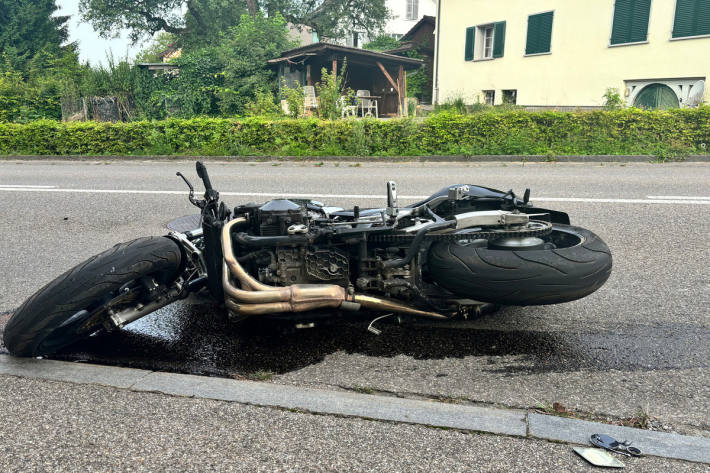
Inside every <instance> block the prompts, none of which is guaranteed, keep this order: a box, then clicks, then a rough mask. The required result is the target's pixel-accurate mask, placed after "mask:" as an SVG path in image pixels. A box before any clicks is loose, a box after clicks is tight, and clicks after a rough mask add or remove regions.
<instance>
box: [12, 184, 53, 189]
mask: <svg viewBox="0 0 710 473" xmlns="http://www.w3.org/2000/svg"><path fill="white" fill-rule="evenodd" d="M5 187H6V188H10V189H14V188H18V187H19V188H28V189H56V187H57V186H28V185H25V184H0V189H1V188H5Z"/></svg>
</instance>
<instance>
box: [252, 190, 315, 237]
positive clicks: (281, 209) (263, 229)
mask: <svg viewBox="0 0 710 473" xmlns="http://www.w3.org/2000/svg"><path fill="white" fill-rule="evenodd" d="M258 219H259V234H260V235H261V236H278V235H288V234H294V233H306V232H307V231H308V214H307V213H306V209H304V208H303V207H301V206H300V205H298V204H297V203H295V202H293V201H290V200H286V199H278V200H270V201H269V202H267V203H265V204H264V205H262V206H261V207H259V209H258Z"/></svg>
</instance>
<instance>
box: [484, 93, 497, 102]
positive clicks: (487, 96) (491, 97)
mask: <svg viewBox="0 0 710 473" xmlns="http://www.w3.org/2000/svg"><path fill="white" fill-rule="evenodd" d="M483 96H484V101H485V102H486V104H487V105H495V103H496V91H495V90H484V91H483Z"/></svg>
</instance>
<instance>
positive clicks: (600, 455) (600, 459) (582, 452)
mask: <svg viewBox="0 0 710 473" xmlns="http://www.w3.org/2000/svg"><path fill="white" fill-rule="evenodd" d="M572 450H574V451H575V453H577V455H579V456H580V457H582V458H584V459H585V460H587V461H588V462H589V463H591V464H592V465H594V466H606V467H609V468H624V466H626V465H624V464H623V463H622V462H620V461H619V460H617V459H616V458H614V457H612V456H611V455H609V453H607V452H606V451H604V450H600V449H598V448H589V447H572Z"/></svg>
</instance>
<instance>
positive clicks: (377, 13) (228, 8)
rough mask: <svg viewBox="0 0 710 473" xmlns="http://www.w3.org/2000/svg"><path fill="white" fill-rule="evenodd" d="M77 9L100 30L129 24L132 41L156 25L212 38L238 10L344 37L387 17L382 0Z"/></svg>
mask: <svg viewBox="0 0 710 473" xmlns="http://www.w3.org/2000/svg"><path fill="white" fill-rule="evenodd" d="M80 9H81V12H82V15H83V18H84V19H85V20H87V21H89V22H90V23H91V24H92V25H93V26H94V28H95V29H96V30H97V31H99V32H100V33H101V34H103V35H105V36H111V35H115V34H117V33H118V32H119V31H120V30H121V29H128V30H130V35H131V38H132V39H133V40H134V41H138V40H139V39H140V38H141V37H144V36H146V35H152V34H155V33H157V32H159V31H165V32H168V33H172V34H175V35H178V37H181V38H185V39H186V40H187V41H188V42H189V41H190V39H193V41H194V38H197V39H200V38H210V37H212V36H213V35H215V34H219V33H221V32H224V31H226V30H227V29H228V28H229V27H231V26H234V25H236V24H237V23H238V19H239V16H240V15H241V14H242V13H248V14H249V15H251V16H252V17H256V15H260V14H265V15H267V16H269V17H270V16H273V15H274V14H276V13H277V12H279V13H281V15H283V17H284V18H285V19H286V20H287V21H288V22H290V23H292V24H294V25H304V26H310V27H311V28H313V30H315V31H316V32H317V33H318V35H319V36H320V37H321V38H338V37H342V36H343V34H344V32H345V31H348V30H353V29H355V30H358V31H366V32H368V33H372V32H376V31H378V30H380V29H381V27H382V25H383V24H384V21H385V20H386V19H387V17H388V10H387V7H386V6H385V0H140V1H135V0H81V3H80ZM182 12H184V14H183V13H182Z"/></svg>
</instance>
